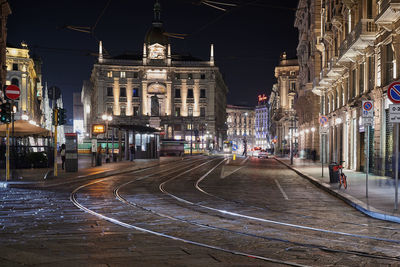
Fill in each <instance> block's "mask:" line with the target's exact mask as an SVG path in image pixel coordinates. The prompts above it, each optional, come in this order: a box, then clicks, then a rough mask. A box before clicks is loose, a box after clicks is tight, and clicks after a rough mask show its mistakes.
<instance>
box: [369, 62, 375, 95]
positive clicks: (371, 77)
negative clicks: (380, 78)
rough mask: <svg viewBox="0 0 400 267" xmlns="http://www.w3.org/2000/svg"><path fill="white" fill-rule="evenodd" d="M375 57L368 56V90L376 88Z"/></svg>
mask: <svg viewBox="0 0 400 267" xmlns="http://www.w3.org/2000/svg"><path fill="white" fill-rule="evenodd" d="M374 63H375V62H374V57H373V56H372V57H369V58H368V90H369V91H371V90H372V89H374V75H375V64H374Z"/></svg>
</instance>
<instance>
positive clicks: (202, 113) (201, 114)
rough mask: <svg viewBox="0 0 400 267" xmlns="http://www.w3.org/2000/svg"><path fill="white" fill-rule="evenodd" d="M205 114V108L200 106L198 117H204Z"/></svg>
mask: <svg viewBox="0 0 400 267" xmlns="http://www.w3.org/2000/svg"><path fill="white" fill-rule="evenodd" d="M205 116H206V108H205V107H200V117H205Z"/></svg>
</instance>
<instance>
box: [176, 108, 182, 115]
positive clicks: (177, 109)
mask: <svg viewBox="0 0 400 267" xmlns="http://www.w3.org/2000/svg"><path fill="white" fill-rule="evenodd" d="M180 115H181V108H175V117H179V116H180Z"/></svg>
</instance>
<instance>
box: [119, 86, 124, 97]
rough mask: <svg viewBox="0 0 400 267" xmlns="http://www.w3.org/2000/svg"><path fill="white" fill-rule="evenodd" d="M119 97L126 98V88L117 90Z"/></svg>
mask: <svg viewBox="0 0 400 267" xmlns="http://www.w3.org/2000/svg"><path fill="white" fill-rule="evenodd" d="M119 96H120V97H126V88H125V87H121V88H120V89H119Z"/></svg>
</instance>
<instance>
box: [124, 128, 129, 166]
mask: <svg viewBox="0 0 400 267" xmlns="http://www.w3.org/2000/svg"><path fill="white" fill-rule="evenodd" d="M125 159H126V160H129V130H126V131H125Z"/></svg>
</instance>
